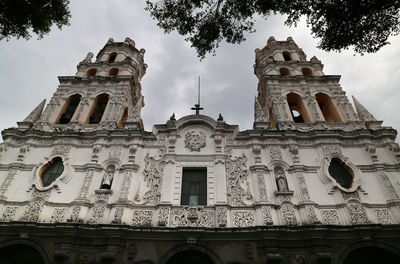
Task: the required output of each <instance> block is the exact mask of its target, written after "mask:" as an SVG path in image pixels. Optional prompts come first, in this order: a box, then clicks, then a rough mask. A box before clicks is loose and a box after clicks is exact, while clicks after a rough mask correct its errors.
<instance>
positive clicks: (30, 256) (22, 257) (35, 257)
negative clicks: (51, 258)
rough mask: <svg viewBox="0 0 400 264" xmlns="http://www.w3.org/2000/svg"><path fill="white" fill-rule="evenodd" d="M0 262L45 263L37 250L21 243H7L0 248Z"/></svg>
mask: <svg viewBox="0 0 400 264" xmlns="http://www.w3.org/2000/svg"><path fill="white" fill-rule="evenodd" d="M0 263H2V264H22V263H30V264H43V263H45V261H44V259H43V258H42V256H41V254H40V252H39V251H37V250H36V249H35V248H33V247H31V246H28V245H23V244H16V245H9V246H5V247H3V248H0Z"/></svg>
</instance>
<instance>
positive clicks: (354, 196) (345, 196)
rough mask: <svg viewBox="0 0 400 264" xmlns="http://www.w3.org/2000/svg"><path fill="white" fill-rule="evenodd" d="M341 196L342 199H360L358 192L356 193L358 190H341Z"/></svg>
mask: <svg viewBox="0 0 400 264" xmlns="http://www.w3.org/2000/svg"><path fill="white" fill-rule="evenodd" d="M340 192H341V194H342V196H343V200H345V201H347V200H349V199H356V200H360V194H359V193H358V191H355V192H343V191H340Z"/></svg>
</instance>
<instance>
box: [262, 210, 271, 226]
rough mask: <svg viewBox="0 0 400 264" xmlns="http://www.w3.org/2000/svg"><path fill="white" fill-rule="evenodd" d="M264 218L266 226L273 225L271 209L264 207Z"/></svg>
mask: <svg viewBox="0 0 400 264" xmlns="http://www.w3.org/2000/svg"><path fill="white" fill-rule="evenodd" d="M261 212H262V217H263V221H264V225H272V224H273V221H272V215H271V207H263V208H262V211H261Z"/></svg>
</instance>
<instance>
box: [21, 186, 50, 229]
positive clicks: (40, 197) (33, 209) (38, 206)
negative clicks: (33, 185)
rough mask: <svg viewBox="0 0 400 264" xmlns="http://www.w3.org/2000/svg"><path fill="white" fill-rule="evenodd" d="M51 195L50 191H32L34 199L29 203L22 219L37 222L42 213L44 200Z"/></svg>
mask: <svg viewBox="0 0 400 264" xmlns="http://www.w3.org/2000/svg"><path fill="white" fill-rule="evenodd" d="M49 196H50V192H38V191H36V190H34V191H33V193H32V200H31V201H30V203H29V204H28V205H27V207H26V209H25V213H24V215H23V216H22V218H21V221H30V222H37V221H38V220H39V216H40V213H41V212H42V209H43V206H44V202H45V201H46V200H47V198H49Z"/></svg>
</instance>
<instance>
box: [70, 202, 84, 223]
mask: <svg viewBox="0 0 400 264" xmlns="http://www.w3.org/2000/svg"><path fill="white" fill-rule="evenodd" d="M80 213H81V207H80V206H79V205H75V206H74V207H73V208H72V214H71V217H70V219H68V221H71V222H80V221H81V219H80V217H79V215H80Z"/></svg>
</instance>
